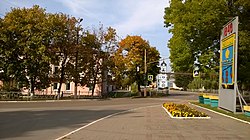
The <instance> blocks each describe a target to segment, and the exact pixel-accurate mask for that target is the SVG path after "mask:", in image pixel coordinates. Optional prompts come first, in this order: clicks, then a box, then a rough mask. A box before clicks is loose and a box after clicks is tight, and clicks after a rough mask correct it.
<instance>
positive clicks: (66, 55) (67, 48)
mask: <svg viewBox="0 0 250 140" xmlns="http://www.w3.org/2000/svg"><path fill="white" fill-rule="evenodd" d="M48 21H49V22H50V30H51V34H52V36H53V37H52V39H51V40H52V42H51V45H50V53H51V54H53V55H51V57H52V60H53V61H52V64H53V65H57V66H59V70H60V72H59V73H58V75H59V83H60V84H59V88H58V98H60V97H59V95H60V92H61V87H62V83H64V82H66V81H71V80H72V77H71V76H72V75H73V76H74V74H72V73H70V70H68V69H72V65H68V64H69V62H71V63H75V53H76V50H77V49H78V45H77V43H76V41H77V39H76V38H77V35H78V30H79V29H78V28H76V24H77V19H76V18H75V17H70V16H68V15H66V14H62V13H60V14H50V15H49V18H48ZM72 60H73V62H72ZM74 65H75V64H74ZM67 66H69V67H67ZM70 66H71V67H70ZM73 69H74V68H73ZM66 72H68V73H66ZM65 75H66V76H65ZM56 76H57V75H56Z"/></svg>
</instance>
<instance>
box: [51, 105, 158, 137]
mask: <svg viewBox="0 0 250 140" xmlns="http://www.w3.org/2000/svg"><path fill="white" fill-rule="evenodd" d="M156 106H161V105H151V106H144V107H138V108H134V109H129V110H125V111H121V112H117V113H113V114H110V115H108V116H106V117H102V118H100V119H98V120H95V121H93V122H91V123H88V124H86V125H84V126H82V127H80V128H78V129H75V130H73V131H71V132H69V133H67V134H65V135H63V136H61V137H59V138H56V139H55V140H62V139H64V138H66V137H67V136H69V135H71V134H74V133H76V132H78V131H80V130H82V129H84V128H86V127H88V126H90V125H93V124H95V123H97V122H99V121H102V120H104V119H107V118H111V117H113V116H116V115H119V114H122V113H126V112H130V111H135V110H139V109H144V108H148V107H156Z"/></svg>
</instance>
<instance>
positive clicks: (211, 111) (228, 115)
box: [189, 102, 250, 124]
mask: <svg viewBox="0 0 250 140" xmlns="http://www.w3.org/2000/svg"><path fill="white" fill-rule="evenodd" d="M189 104H191V105H193V106H196V107H198V108H201V109H205V110H207V111H211V112H213V113H215V114H218V115H221V116H225V117H228V118H231V119H234V120H236V121H240V122H243V123H246V124H250V122H248V121H244V120H241V119H238V118H235V117H232V116H229V115H226V114H223V113H220V112H216V111H213V110H211V109H207V108H205V107H201V106H198V105H195V104H192V103H190V102H189Z"/></svg>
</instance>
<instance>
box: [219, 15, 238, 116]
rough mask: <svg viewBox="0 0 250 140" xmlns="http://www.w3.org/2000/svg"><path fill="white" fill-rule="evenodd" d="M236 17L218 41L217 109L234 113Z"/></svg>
mask: <svg viewBox="0 0 250 140" xmlns="http://www.w3.org/2000/svg"><path fill="white" fill-rule="evenodd" d="M237 50H238V17H235V18H233V19H232V20H231V21H229V22H228V23H227V24H226V25H225V26H224V27H223V29H222V32H221V39H220V76H219V107H221V108H224V109H227V110H229V111H232V112H234V113H235V112H236V94H237V91H236V89H237V57H238V51H237Z"/></svg>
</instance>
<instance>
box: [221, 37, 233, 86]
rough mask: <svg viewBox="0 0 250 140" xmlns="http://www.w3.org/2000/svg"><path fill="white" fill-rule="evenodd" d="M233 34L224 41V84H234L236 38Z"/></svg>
mask: <svg viewBox="0 0 250 140" xmlns="http://www.w3.org/2000/svg"><path fill="white" fill-rule="evenodd" d="M234 37H235V34H232V35H231V36H229V37H228V38H226V39H224V40H223V41H222V44H223V45H222V56H221V57H222V61H221V63H222V84H223V85H233V84H234V70H233V69H234V39H235V38H234Z"/></svg>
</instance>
